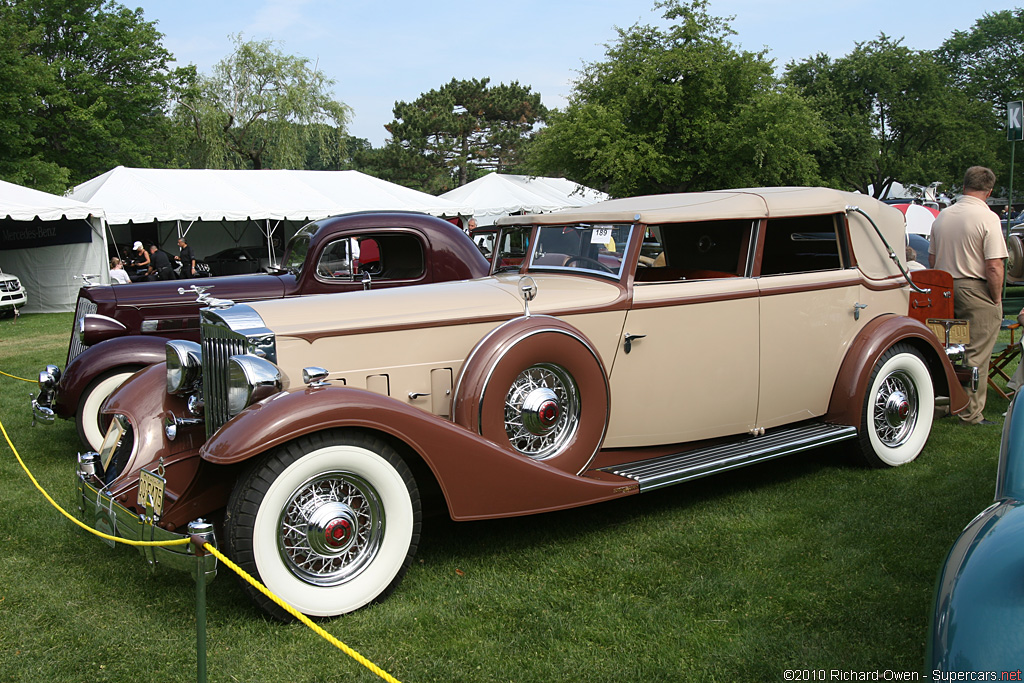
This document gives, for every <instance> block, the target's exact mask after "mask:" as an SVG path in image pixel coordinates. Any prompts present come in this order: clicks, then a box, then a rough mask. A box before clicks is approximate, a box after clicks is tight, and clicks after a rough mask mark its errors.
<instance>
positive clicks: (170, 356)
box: [166, 339, 203, 395]
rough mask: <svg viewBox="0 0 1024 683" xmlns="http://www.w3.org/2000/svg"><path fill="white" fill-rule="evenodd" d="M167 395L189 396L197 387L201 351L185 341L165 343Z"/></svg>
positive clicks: (200, 376) (201, 357)
mask: <svg viewBox="0 0 1024 683" xmlns="http://www.w3.org/2000/svg"><path fill="white" fill-rule="evenodd" d="M166 354H167V393H168V394H175V395H183V394H190V393H193V392H195V391H196V390H197V389H198V387H199V382H200V380H201V379H202V372H203V349H202V347H201V346H199V344H197V343H196V342H193V341H187V340H185V339H173V340H171V341H169V342H167V346H166Z"/></svg>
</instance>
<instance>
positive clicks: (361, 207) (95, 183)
mask: <svg viewBox="0 0 1024 683" xmlns="http://www.w3.org/2000/svg"><path fill="white" fill-rule="evenodd" d="M71 197H72V198H73V199H77V200H80V201H87V202H90V203H92V204H95V205H97V206H102V207H103V208H104V210H105V211H106V215H107V221H108V222H109V223H111V224H124V223H128V222H133V223H150V222H153V221H157V222H166V221H246V220H253V221H260V220H291V221H307V220H317V219H319V218H324V217H326V216H332V215H336V214H340V213H348V212H351V211H373V210H396V209H397V210H410V211H422V212H424V213H429V214H432V215H435V216H451V217H455V216H459V215H469V214H470V212H471V209H470V207H468V206H464V205H459V204H457V203H455V202H452V201H449V200H445V199H441V198H438V197H434V196H432V195H429V194H426V193H425V192H418V191H416V190H410V189H409V188H406V187H402V186H401V185H396V184H394V183H389V182H387V181H385V180H380V179H378V178H374V177H372V176H368V175H366V174H364V173H359V172H358V171H293V170H261V171H245V170H242V171H223V170H213V169H164V168H125V167H124V166H118V167H117V168H115V169H113V170H111V171H108V172H106V173H104V174H103V175H101V176H97V177H96V178H93V179H92V180H89V181H87V182H85V183H82V184H81V185H79V186H77V187H76V188H75V189H74V190H73V191H72V192H71Z"/></svg>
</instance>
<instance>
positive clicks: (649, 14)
mask: <svg viewBox="0 0 1024 683" xmlns="http://www.w3.org/2000/svg"><path fill="white" fill-rule="evenodd" d="M121 1H122V2H123V4H125V5H127V6H129V7H136V6H138V7H141V8H142V9H143V12H144V14H145V18H146V19H147V20H149V21H156V22H157V28H158V29H159V30H160V31H161V32H162V33H163V34H164V46H165V47H166V48H167V49H168V50H170V51H171V53H173V54H174V56H175V57H176V58H177V60H178V62H179V63H180V64H189V63H192V64H195V65H196V66H197V67H198V68H199V70H200V71H201V72H204V73H208V72H209V71H210V69H211V67H212V66H213V65H214V64H215V63H216V62H218V61H220V60H221V59H223V58H224V57H225V56H227V55H228V53H229V52H230V49H231V41H230V38H229V36H231V35H233V34H236V33H242V34H243V36H244V37H245V38H258V39H271V40H274V41H276V42H277V48H278V49H279V50H281V51H282V52H285V53H288V54H294V55H299V56H302V57H306V58H307V59H309V60H310V62H311V63H314V64H315V65H316V66H317V67H318V68H319V69H320V70H321V71H323V72H324V73H325V74H326V75H327V76H328V77H329V78H331V79H333V80H334V81H335V85H334V94H335V96H336V99H339V100H341V101H342V102H345V103H346V104H348V105H349V106H350V107H352V108H353V109H354V110H355V115H354V117H353V120H352V122H351V124H350V125H349V132H350V133H351V134H353V135H356V136H358V137H362V138H366V139H368V140H369V141H370V142H371V143H372V144H373V145H374V146H375V147H379V146H380V145H381V144H383V142H384V140H385V138H386V137H387V132H386V131H385V130H384V125H385V124H386V123H388V122H390V121H391V119H392V118H393V115H392V108H393V107H394V104H395V102H396V101H397V100H402V101H407V102H408V101H411V100H414V99H416V98H417V97H419V95H420V94H421V93H424V92H426V91H428V90H432V89H434V88H437V87H439V86H441V85H443V84H445V83H447V82H448V81H449V80H451V79H452V78H459V79H468V78H484V77H487V78H490V79H491V82H492V83H499V82H505V83H507V82H510V81H519V83H521V84H523V85H528V86H530V87H532V88H533V90H534V91H535V92H539V93H540V94H541V97H542V99H543V101H544V104H545V105H547V106H548V107H560V106H563V105H564V104H565V101H566V100H565V98H566V96H568V95H569V93H570V92H571V90H572V81H573V79H574V78H576V76H577V74H578V72H579V70H580V67H581V66H582V65H583V64H584V63H588V62H593V61H598V60H600V59H602V58H603V56H604V46H605V45H606V44H608V43H610V42H614V40H615V37H616V33H615V27H616V26H619V27H628V26H631V25H633V24H635V23H642V24H657V23H659V21H660V20H661V13H660V12H656V11H653V8H654V2H653V0H547V1H544V0H519V2H514V3H513V2H492V1H489V0H477V1H476V2H469V1H468V0H447V1H445V0H441V1H437V2H432V3H431V2H422V1H410V0H348V1H343V0H245V1H244V2H243V1H241V0H212V1H211V0H145V1H143V2H139V1H138V0H136V2H130V1H129V2H124V0H121ZM915 6H916V7H920V8H921V10H920V11H917V10H914V9H912V8H913V7H915ZM1014 7H1016V5H1015V4H1014V3H1011V2H997V1H991V2H985V3H978V4H977V5H974V3H969V2H963V1H962V0H958V1H956V2H954V1H952V0H938V1H936V2H931V3H926V2H920V3H896V2H892V1H891V0H889V1H886V2H883V1H881V0H711V3H710V12H711V13H712V14H713V15H716V16H721V17H729V16H732V17H734V19H733V21H732V27H733V29H734V30H735V31H736V34H737V35H736V36H734V37H733V42H734V43H735V44H737V45H739V46H740V47H742V48H744V49H747V50H761V49H763V48H767V49H768V50H769V56H770V57H772V58H774V59H775V60H776V66H777V67H779V68H781V67H782V66H784V65H785V64H786V63H787V62H789V61H791V60H800V59H803V58H805V57H809V56H811V55H814V54H817V53H818V52H825V53H827V54H829V55H832V56H834V57H839V56H842V55H845V54H847V53H849V52H850V51H851V50H852V49H853V47H854V45H855V43H857V42H863V41H867V40H871V39H872V38H875V37H877V36H878V34H879V33H881V32H884V33H886V34H887V35H889V36H891V37H894V38H901V37H902V38H904V45H906V46H908V47H910V48H914V49H933V48H936V47H938V46H939V45H940V44H941V43H942V42H943V41H944V40H945V39H946V38H947V37H949V35H950V34H951V33H952V32H953V31H954V30H969V29H970V28H971V27H972V26H973V25H974V22H975V21H976V20H977V19H979V18H980V17H981V16H982V14H984V13H986V12H995V11H999V10H1004V9H1013V8H1014Z"/></svg>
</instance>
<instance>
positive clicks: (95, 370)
mask: <svg viewBox="0 0 1024 683" xmlns="http://www.w3.org/2000/svg"><path fill="white" fill-rule="evenodd" d="M166 345H167V338H166V337H143V336H140V335H131V336H128V337H116V338H114V339H108V340H106V341H102V342H100V343H99V344H96V345H94V346H90V347H89V348H87V349H86V350H85V351H83V352H82V353H81V354H79V355H78V356H77V357H75V359H74V360H73V361H71V362H70V363H68V366H67V368H65V370H64V373H63V374H62V375H61V378H60V382H59V383H58V384H57V397H56V400H55V401H54V404H53V410H54V412H55V413H57V415H59V416H60V417H63V418H71V417H74V416H75V411H76V410H77V409H78V402H79V401H80V400H81V398H82V392H83V391H85V389H86V387H88V386H89V384H90V383H91V382H92V381H93V380H94V379H96V378H97V377H99V376H100V375H102V374H103V373H105V372H107V371H108V370H113V369H114V368H134V369H136V370H138V369H141V368H144V367H146V366H147V365H152V364H154V363H162V362H163V361H164V360H166V358H167V352H166V350H165V349H166Z"/></svg>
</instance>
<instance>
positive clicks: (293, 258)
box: [281, 223, 319, 275]
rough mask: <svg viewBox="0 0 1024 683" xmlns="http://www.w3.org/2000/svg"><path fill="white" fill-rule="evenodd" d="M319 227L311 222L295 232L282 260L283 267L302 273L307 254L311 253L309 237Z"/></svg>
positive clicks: (295, 272)
mask: <svg viewBox="0 0 1024 683" xmlns="http://www.w3.org/2000/svg"><path fill="white" fill-rule="evenodd" d="M318 227H319V226H318V225H317V224H316V223H310V224H309V225H306V226H304V227H302V228H300V229H299V231H298V232H297V233H295V235H294V236H293V237H292V238H291V240H289V241H288V248H287V249H286V250H285V254H284V259H282V260H281V268H283V269H284V270H286V271H288V272H289V273H293V274H295V275H299V274H300V273H302V264H303V263H305V262H306V254H307V253H309V238H310V237H311V236H312V235H313V233H314V232H316V230H317V228H318Z"/></svg>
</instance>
